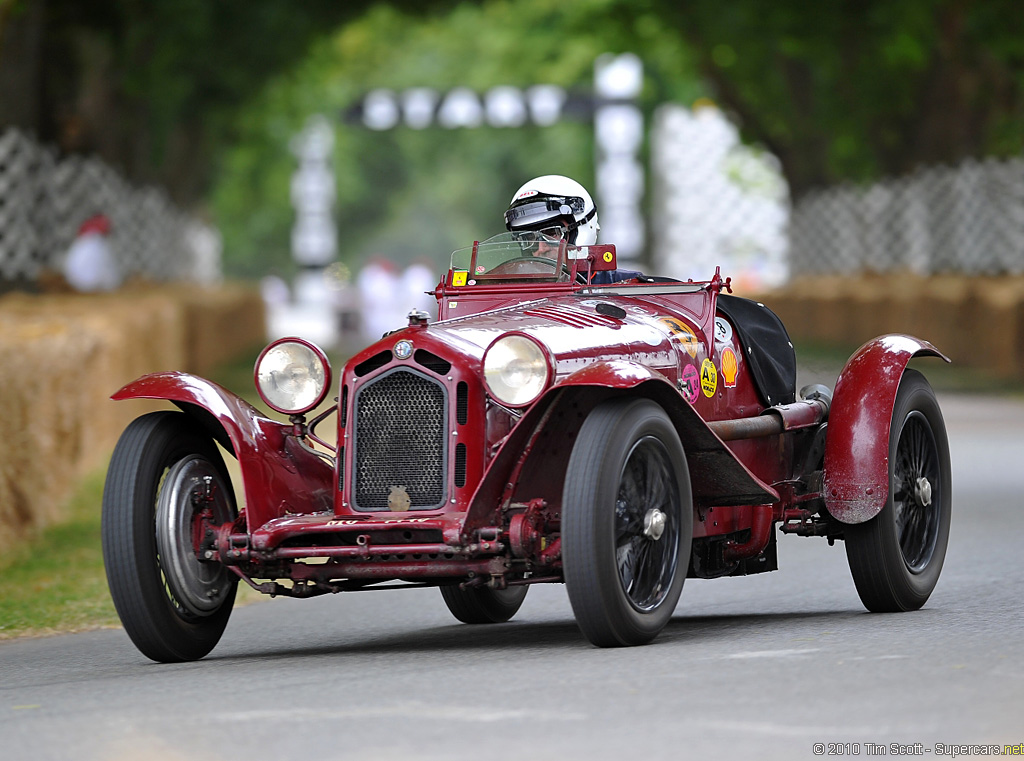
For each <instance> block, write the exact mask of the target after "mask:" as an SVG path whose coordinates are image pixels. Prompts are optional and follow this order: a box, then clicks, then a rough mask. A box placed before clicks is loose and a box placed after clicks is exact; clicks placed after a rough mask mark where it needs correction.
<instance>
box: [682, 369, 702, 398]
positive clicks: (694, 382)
mask: <svg viewBox="0 0 1024 761" xmlns="http://www.w3.org/2000/svg"><path fill="white" fill-rule="evenodd" d="M699 389H700V379H699V378H698V377H697V368H696V367H695V366H694V365H687V366H686V367H684V368H683V374H682V377H680V379H679V390H680V391H682V392H683V399H685V400H686V401H688V402H689V403H690V404H693V403H694V402H696V401H697V396H698V395H699V394H700V391H699Z"/></svg>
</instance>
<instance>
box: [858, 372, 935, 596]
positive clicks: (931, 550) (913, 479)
mask: <svg viewBox="0 0 1024 761" xmlns="http://www.w3.org/2000/svg"><path fill="white" fill-rule="evenodd" d="M951 505H952V489H951V485H950V466H949V443H948V441H947V439H946V427H945V424H944V423H943V420H942V413H941V411H940V410H939V403H938V401H937V400H936V399H935V393H934V392H933V391H932V388H931V386H930V385H929V384H928V381H927V380H925V378H924V376H923V375H921V373H919V372H917V371H915V370H907V371H906V373H905V374H904V375H903V379H902V380H901V381H900V387H899V390H898V391H897V393H896V403H895V405H894V407H893V413H892V423H891V427H890V430H889V499H888V501H887V502H886V505H885V507H884V508H882V512H880V513H879V514H878V515H876V516H875V517H874V518H872V519H871V520H869V521H867V522H865V523H858V524H855V525H851V526H847V527H846V528H845V532H846V556H847V559H848V560H849V562H850V572H851V573H852V575H853V581H854V584H855V585H856V587H857V593H858V594H859V595H860V599H861V601H862V602H863V603H864V607H866V608H867V609H868V610H870V611H873V612H893V611H903V610H917V609H918V608H920V607H921V606H922V605H924V604H925V602H926V601H927V600H928V597H929V596H930V595H931V593H932V590H933V589H935V584H936V583H937V582H938V580H939V572H940V571H941V570H942V562H943V560H944V559H945V557H946V544H947V542H948V540H949V524H950V518H951V513H952V507H951Z"/></svg>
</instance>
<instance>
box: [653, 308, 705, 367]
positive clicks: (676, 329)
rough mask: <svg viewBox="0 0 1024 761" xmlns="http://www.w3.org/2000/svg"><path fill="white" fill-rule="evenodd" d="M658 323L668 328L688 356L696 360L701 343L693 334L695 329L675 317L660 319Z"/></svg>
mask: <svg viewBox="0 0 1024 761" xmlns="http://www.w3.org/2000/svg"><path fill="white" fill-rule="evenodd" d="M658 322H660V323H661V324H662V325H663V326H665V327H666V328H668V332H669V333H671V334H672V335H673V336H675V337H676V338H677V339H678V340H679V343H681V344H682V345H683V350H684V351H685V352H686V353H687V354H689V355H690V356H691V357H693V358H694V359H696V357H697V348H698V347H699V346H700V342H699V341H698V340H697V334H696V333H694V332H693V328H691V327H690V326H689V325H687V324H686V323H685V322H683V321H682V320H677V319H676V318H675V317H660V318H658Z"/></svg>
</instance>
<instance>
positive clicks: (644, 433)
mask: <svg viewBox="0 0 1024 761" xmlns="http://www.w3.org/2000/svg"><path fill="white" fill-rule="evenodd" d="M692 535H693V502H692V496H691V493H690V479H689V471H688V470H687V466H686V455H685V453H684V452H683V447H682V444H681V443H680V441H679V436H678V434H677V433H676V430H675V428H674V427H673V425H672V423H671V421H670V420H669V419H668V416H667V415H666V414H665V411H664V410H663V409H662V408H661V407H659V406H658V405H657V404H655V403H654V402H651V401H650V400H647V399H618V400H613V401H609V402H605V403H603V404H601V405H599V406H598V407H596V408H595V409H594V410H593V411H592V412H591V413H590V415H588V417H587V419H586V420H585V421H584V423H583V426H582V428H581V429H580V432H579V435H578V436H577V438H576V444H575V446H574V447H573V451H572V455H571V457H570V459H569V467H568V470H567V473H566V480H565V489H564V492H563V495H562V562H563V569H564V574H565V584H566V589H567V590H568V592H569V601H570V602H571V603H572V608H573V613H574V614H575V616H576V622H577V624H578V625H579V627H580V629H581V630H582V632H583V634H584V635H585V636H586V637H587V639H589V640H590V641H591V642H592V643H593V644H595V645H598V646H600V647H618V646H623V645H641V644H645V643H647V642H650V641H651V640H652V639H654V638H655V637H656V636H657V635H658V633H659V632H661V630H662V629H663V628H664V627H665V625H666V624H667V623H668V621H669V619H670V618H671V616H672V612H673V610H675V606H676V603H677V602H678V601H679V595H680V593H681V592H682V588H683V581H684V579H685V577H686V574H687V571H688V569H689V564H690V542H691V539H692Z"/></svg>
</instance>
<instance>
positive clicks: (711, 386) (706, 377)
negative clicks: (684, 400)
mask: <svg viewBox="0 0 1024 761" xmlns="http://www.w3.org/2000/svg"><path fill="white" fill-rule="evenodd" d="M700 390H701V391H703V392H704V396H708V397H710V396H714V395H715V391H717V390H718V370H717V369H716V368H715V363H714V362H712V361H711V360H710V359H705V360H704V362H703V363H702V364H701V366H700Z"/></svg>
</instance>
